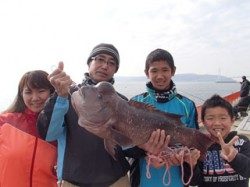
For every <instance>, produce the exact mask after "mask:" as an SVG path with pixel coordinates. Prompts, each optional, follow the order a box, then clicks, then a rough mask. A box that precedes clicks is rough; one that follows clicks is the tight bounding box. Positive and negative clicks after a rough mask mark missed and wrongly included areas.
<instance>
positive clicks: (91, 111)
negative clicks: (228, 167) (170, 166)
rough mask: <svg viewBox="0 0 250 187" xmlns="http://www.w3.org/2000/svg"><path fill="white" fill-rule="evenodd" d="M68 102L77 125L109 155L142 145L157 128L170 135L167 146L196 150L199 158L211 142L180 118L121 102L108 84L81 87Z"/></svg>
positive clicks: (147, 107) (141, 104)
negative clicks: (97, 139)
mask: <svg viewBox="0 0 250 187" xmlns="http://www.w3.org/2000/svg"><path fill="white" fill-rule="evenodd" d="M71 100H72V104H73V106H74V108H75V110H76V113H77V114H78V117H79V120H78V123H79V125H80V126H82V127H83V128H85V129H86V130H88V131H89V132H91V133H93V134H95V135H97V136H99V137H101V138H103V139H104V143H105V148H106V150H107V151H108V152H109V153H110V154H111V155H112V156H114V147H115V145H117V144H118V145H120V146H131V145H140V144H144V143H146V142H147V141H148V139H149V138H150V135H151V133H152V132H153V131H154V130H156V129H164V130H165V132H166V134H168V135H170V146H171V145H175V144H182V145H183V146H187V147H189V148H196V149H198V150H200V152H201V156H204V154H205V152H206V150H207V148H208V147H209V146H210V145H211V144H212V143H213V140H211V139H210V137H208V136H207V135H205V134H203V133H201V132H200V131H199V130H196V129H191V128H187V127H185V125H184V124H182V122H181V120H180V117H181V116H179V115H175V114H170V113H165V112H161V111H159V110H157V109H155V108H154V107H153V106H151V105H147V104H144V103H140V102H136V101H126V100H124V99H122V98H121V97H120V96H119V95H118V94H117V93H116V91H115V89H114V87H113V86H112V85H111V84H110V83H108V82H100V83H98V84H97V85H96V86H83V87H81V88H80V89H79V90H78V91H75V92H74V93H73V94H72V97H71Z"/></svg>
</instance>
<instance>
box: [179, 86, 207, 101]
mask: <svg viewBox="0 0 250 187" xmlns="http://www.w3.org/2000/svg"><path fill="white" fill-rule="evenodd" d="M178 90H179V89H178ZM179 92H181V93H183V94H187V95H190V96H192V97H194V98H196V99H199V100H201V101H205V100H206V99H203V98H201V97H198V96H196V95H193V94H191V93H189V92H185V91H182V90H179Z"/></svg>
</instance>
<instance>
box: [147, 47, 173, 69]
mask: <svg viewBox="0 0 250 187" xmlns="http://www.w3.org/2000/svg"><path fill="white" fill-rule="evenodd" d="M160 60H164V61H166V62H167V63H168V64H169V66H170V68H171V70H172V71H174V70H175V65H174V59H173V57H172V55H171V54H170V53H169V52H168V51H166V50H164V49H155V50H154V51H152V52H150V53H149V55H148V56H147V59H146V63H145V72H148V70H149V66H150V64H152V63H153V62H155V61H160Z"/></svg>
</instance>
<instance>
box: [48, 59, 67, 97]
mask: <svg viewBox="0 0 250 187" xmlns="http://www.w3.org/2000/svg"><path fill="white" fill-rule="evenodd" d="M63 69H64V64H63V62H59V64H58V67H57V68H56V69H55V70H54V71H53V72H52V73H51V74H49V75H48V79H49V81H50V83H51V84H52V85H53V87H54V88H55V91H56V92H57V94H58V96H61V97H68V92H69V87H70V85H71V84H72V80H71V78H70V76H69V75H67V74H66V73H65V72H64V71H63Z"/></svg>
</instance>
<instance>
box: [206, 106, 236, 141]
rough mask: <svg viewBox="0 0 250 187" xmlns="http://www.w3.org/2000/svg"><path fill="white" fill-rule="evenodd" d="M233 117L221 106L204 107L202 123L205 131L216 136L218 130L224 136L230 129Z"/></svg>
mask: <svg viewBox="0 0 250 187" xmlns="http://www.w3.org/2000/svg"><path fill="white" fill-rule="evenodd" d="M233 123H234V119H232V118H231V117H230V115H229V114H228V111H227V110H226V109H225V108H222V107H214V108H208V109H206V112H205V116H204V121H203V124H204V126H205V127H206V129H207V131H208V132H209V133H210V134H212V135H213V136H216V137H217V132H220V133H221V135H222V137H223V138H225V137H226V136H227V135H228V133H229V132H230V130H231V126H232V124H233Z"/></svg>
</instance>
